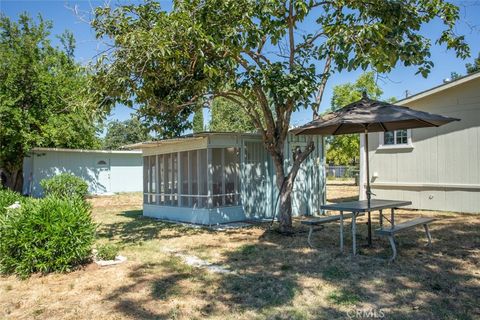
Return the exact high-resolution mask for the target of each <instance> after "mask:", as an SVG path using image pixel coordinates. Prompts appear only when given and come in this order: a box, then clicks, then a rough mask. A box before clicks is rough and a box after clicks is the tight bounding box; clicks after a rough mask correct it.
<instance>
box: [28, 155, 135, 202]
mask: <svg viewBox="0 0 480 320" xmlns="http://www.w3.org/2000/svg"><path fill="white" fill-rule="evenodd" d="M60 173H72V174H74V175H76V176H78V177H81V178H82V179H84V180H85V181H87V183H88V185H89V192H90V193H91V194H105V193H113V192H139V191H142V155H141V154H140V153H135V154H132V153H106V152H68V151H45V150H41V151H35V152H34V153H33V154H32V156H31V157H27V158H25V162H24V192H25V193H27V194H31V195H32V196H34V197H40V196H42V195H43V190H42V188H41V187H40V181H41V180H43V179H47V178H50V177H53V176H55V175H57V174H60Z"/></svg>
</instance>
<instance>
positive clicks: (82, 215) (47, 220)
mask: <svg viewBox="0 0 480 320" xmlns="http://www.w3.org/2000/svg"><path fill="white" fill-rule="evenodd" d="M95 229H96V226H95V224H94V223H93V221H92V218H91V214H90V207H89V206H88V205H87V204H86V203H85V202H84V201H83V200H81V199H78V198H76V199H74V200H67V199H60V198H56V197H47V198H44V199H38V200H31V201H27V202H25V203H24V204H23V205H22V207H21V208H20V209H18V210H8V212H7V213H6V214H5V215H3V216H0V272H2V273H6V274H11V273H15V274H17V275H19V276H21V277H23V278H25V277H28V276H29V275H30V274H32V273H35V272H41V273H48V272H66V271H70V270H72V269H73V268H75V267H76V266H78V265H81V264H83V263H85V262H87V261H89V260H90V257H91V252H92V245H93V242H94V240H95Z"/></svg>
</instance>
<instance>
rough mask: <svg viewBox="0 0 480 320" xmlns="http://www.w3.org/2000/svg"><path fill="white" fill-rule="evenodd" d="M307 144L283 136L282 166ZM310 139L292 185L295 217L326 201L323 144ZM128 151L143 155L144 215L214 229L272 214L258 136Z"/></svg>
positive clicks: (214, 136) (271, 191)
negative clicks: (311, 149) (307, 152)
mask: <svg viewBox="0 0 480 320" xmlns="http://www.w3.org/2000/svg"><path fill="white" fill-rule="evenodd" d="M306 139H307V138H306V137H302V136H299V137H295V136H293V135H289V136H288V139H287V142H286V144H285V155H286V159H285V161H286V164H287V166H288V164H289V163H291V162H292V159H291V157H292V150H294V149H295V148H296V147H298V146H299V147H304V146H306V145H307V141H306ZM313 139H314V143H315V150H314V152H313V153H312V154H311V155H310V156H309V158H308V159H307V160H306V161H305V162H304V163H303V164H302V166H301V168H300V171H299V173H298V176H297V179H296V182H295V185H294V192H293V214H294V215H311V214H314V213H317V212H318V211H319V208H320V205H321V204H323V203H324V200H325V198H324V196H325V179H324V175H325V173H324V167H325V166H324V149H323V139H322V137H319V136H315V137H313ZM132 147H135V148H141V149H142V150H143V169H144V171H143V183H144V185H143V190H144V199H143V214H144V215H145V216H149V217H155V218H159V219H165V220H175V221H182V222H188V223H196V224H206V225H213V224H219V223H228V222H237V221H245V220H254V219H265V218H271V217H272V215H273V212H274V206H275V199H276V197H277V188H276V183H275V174H274V168H273V165H272V159H271V158H270V156H269V155H268V153H267V152H266V150H265V149H264V146H263V142H262V139H261V136H260V135H259V134H249V133H220V132H205V133H198V134H191V135H187V136H184V137H180V138H174V139H167V140H161V141H154V142H145V143H142V144H136V145H133V146H132Z"/></svg>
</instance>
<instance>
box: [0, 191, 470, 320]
mask: <svg viewBox="0 0 480 320" xmlns="http://www.w3.org/2000/svg"><path fill="white" fill-rule="evenodd" d="M355 191H356V189H355V187H351V186H348V185H347V184H345V183H338V184H336V185H335V184H333V185H331V186H330V187H329V200H334V199H350V198H353V197H354V196H355V194H354V193H355ZM91 201H92V204H93V208H94V209H93V211H94V218H95V220H96V221H97V222H98V223H99V228H98V237H99V240H98V241H99V243H105V242H110V243H116V244H117V245H118V246H120V248H121V249H120V253H121V254H122V255H124V256H126V257H127V258H128V261H127V262H126V263H124V264H120V265H116V266H110V267H102V268H100V267H97V266H96V265H95V264H90V265H88V266H86V267H84V268H82V269H81V270H77V271H74V272H72V273H69V274H51V275H47V276H33V277H31V278H30V279H28V280H23V281H22V280H19V279H17V278H15V277H2V278H0V319H4V318H6V319H32V318H36V319H164V318H165V319H201V318H212V319H311V318H315V319H335V318H338V319H345V318H349V316H352V315H355V314H354V313H355V312H356V311H365V312H366V314H367V315H368V312H370V315H377V316H382V315H383V316H384V318H385V319H478V318H479V317H480V307H479V297H480V268H479V265H480V249H479V248H480V220H479V219H478V216H474V215H465V214H455V213H445V212H442V213H438V212H427V211H413V210H401V211H399V214H398V218H399V219H398V220H399V221H401V220H403V219H409V218H412V217H416V216H419V215H421V216H434V217H436V218H438V221H437V222H435V223H434V224H433V225H432V228H431V232H432V236H433V238H434V242H433V245H434V246H433V248H432V249H428V248H425V247H424V246H423V245H424V244H425V243H426V239H425V236H424V233H423V232H422V230H421V229H420V228H419V229H418V230H411V231H408V232H405V233H404V234H401V235H400V236H399V238H398V241H399V243H400V245H399V250H400V254H399V257H398V260H397V261H396V262H395V263H392V264H388V263H387V262H386V261H385V260H384V258H387V257H388V256H389V255H390V249H389V246H388V243H387V241H385V240H384V239H374V240H375V241H374V247H373V248H368V249H367V248H361V250H360V251H361V255H360V256H358V257H356V258H354V259H352V258H351V257H350V256H349V254H348V253H346V254H344V255H340V254H339V253H338V231H337V230H338V229H337V228H338V225H337V224H335V223H333V224H331V225H328V226H327V227H326V229H325V230H322V231H320V232H318V233H317V235H316V236H315V237H314V241H315V243H317V244H318V246H319V247H320V249H319V250H314V249H310V248H308V246H307V244H306V234H305V233H299V234H298V235H296V236H292V237H285V236H281V235H279V234H277V233H275V232H273V231H269V230H268V228H267V226H266V225H257V226H251V227H248V228H243V229H236V230H227V231H212V230H208V229H202V228H190V227H187V226H182V225H177V224H170V223H165V222H160V221H156V220H152V219H148V218H144V217H142V211H141V196H140V195H138V194H135V195H132V194H123V195H115V196H109V197H99V198H95V199H92V200H91ZM374 217H375V218H376V216H374ZM360 219H361V220H360V221H362V222H364V221H365V218H364V217H362V218H360ZM375 221H376V220H375ZM295 224H296V226H297V227H298V229H299V230H301V227H300V226H299V223H298V220H296V221H295ZM359 234H360V235H359V241H360V242H362V243H364V242H365V239H364V238H365V234H366V226H365V224H364V223H360V224H359ZM349 244H350V238H348V236H347V238H346V245H347V246H348V245H349ZM348 248H349V247H348ZM185 256H195V257H198V258H200V259H203V260H206V261H208V262H211V263H214V264H216V265H220V266H222V267H224V268H226V269H228V270H230V271H231V272H230V273H214V272H211V271H209V270H207V269H205V268H197V267H192V266H189V265H188V264H186V263H185V261H184V257H185Z"/></svg>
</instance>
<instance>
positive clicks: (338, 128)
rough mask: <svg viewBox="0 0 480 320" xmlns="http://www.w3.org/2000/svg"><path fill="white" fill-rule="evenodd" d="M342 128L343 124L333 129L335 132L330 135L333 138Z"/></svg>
mask: <svg viewBox="0 0 480 320" xmlns="http://www.w3.org/2000/svg"><path fill="white" fill-rule="evenodd" d="M342 126H343V123H340V124H339V125H338V127H337V128H336V129H335V131H333V133H332V135H333V136H334V135H335V134H336V133H337V132H338V130H340V128H341V127H342Z"/></svg>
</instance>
